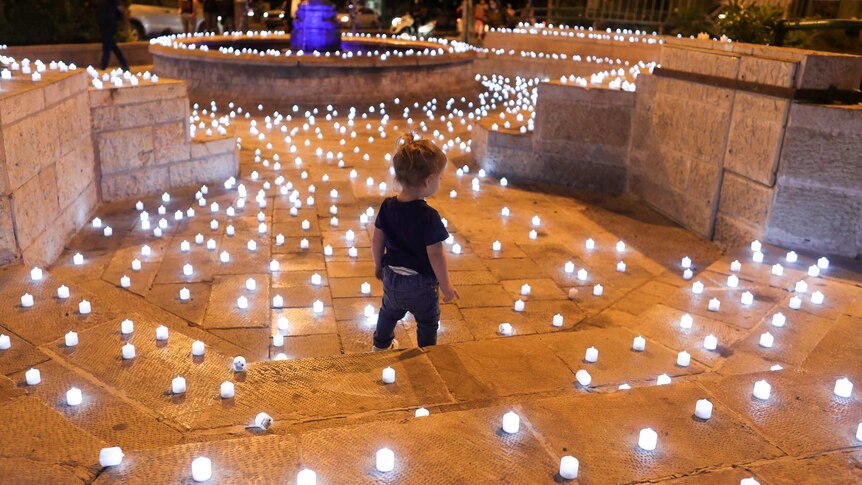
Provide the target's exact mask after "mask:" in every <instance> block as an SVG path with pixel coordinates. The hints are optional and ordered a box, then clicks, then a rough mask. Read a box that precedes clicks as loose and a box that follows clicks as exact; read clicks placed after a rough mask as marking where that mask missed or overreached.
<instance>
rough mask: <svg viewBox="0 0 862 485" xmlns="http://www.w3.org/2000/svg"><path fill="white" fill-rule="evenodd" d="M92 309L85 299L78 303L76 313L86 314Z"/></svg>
mask: <svg viewBox="0 0 862 485" xmlns="http://www.w3.org/2000/svg"><path fill="white" fill-rule="evenodd" d="M92 310H93V306H92V305H91V304H90V302H88V301H87V300H81V302H80V303H78V313H80V314H81V315H87V314H89V313H90V312H91V311H92Z"/></svg>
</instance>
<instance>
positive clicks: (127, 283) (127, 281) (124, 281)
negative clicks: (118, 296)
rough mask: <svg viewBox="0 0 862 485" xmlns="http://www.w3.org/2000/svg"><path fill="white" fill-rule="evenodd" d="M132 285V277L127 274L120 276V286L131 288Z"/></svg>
mask: <svg viewBox="0 0 862 485" xmlns="http://www.w3.org/2000/svg"><path fill="white" fill-rule="evenodd" d="M131 286H132V279H131V278H129V277H128V276H126V275H123V276H121V277H120V288H130V287H131Z"/></svg>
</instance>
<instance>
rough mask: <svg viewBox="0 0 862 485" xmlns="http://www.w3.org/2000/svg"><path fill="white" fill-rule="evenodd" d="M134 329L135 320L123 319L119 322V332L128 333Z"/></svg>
mask: <svg viewBox="0 0 862 485" xmlns="http://www.w3.org/2000/svg"><path fill="white" fill-rule="evenodd" d="M134 331H135V322H133V321H131V320H128V319H127V320H123V321H122V322H120V333H122V334H123V335H128V334H130V333H132V332H134Z"/></svg>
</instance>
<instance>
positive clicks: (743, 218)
mask: <svg viewBox="0 0 862 485" xmlns="http://www.w3.org/2000/svg"><path fill="white" fill-rule="evenodd" d="M773 191H774V189H773V188H771V187H767V186H765V185H762V184H759V183H757V182H754V181H752V180H749V179H747V178H745V177H741V176H739V175H736V174H734V173H732V172H727V171H725V173H724V179H723V180H722V184H721V199H720V202H719V206H718V214H719V215H724V216H726V217H729V218H730V219H733V220H736V221H738V222H739V223H741V224H744V225H748V226H752V227H756V228H759V230H760V232H763V230H764V229H765V228H766V221H767V217H768V216H769V208H770V206H771V205H772V196H773Z"/></svg>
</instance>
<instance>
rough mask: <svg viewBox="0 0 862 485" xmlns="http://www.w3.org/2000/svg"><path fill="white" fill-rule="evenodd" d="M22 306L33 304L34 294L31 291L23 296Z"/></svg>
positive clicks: (26, 306) (28, 306) (27, 306)
mask: <svg viewBox="0 0 862 485" xmlns="http://www.w3.org/2000/svg"><path fill="white" fill-rule="evenodd" d="M21 306H22V307H24V308H30V307H31V306H33V295H31V294H30V293H24V295H23V296H22V297H21Z"/></svg>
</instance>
